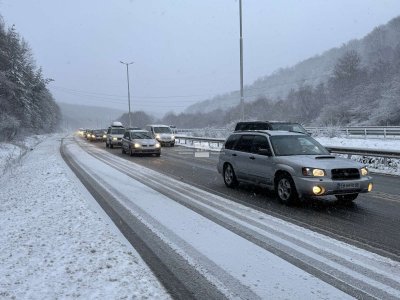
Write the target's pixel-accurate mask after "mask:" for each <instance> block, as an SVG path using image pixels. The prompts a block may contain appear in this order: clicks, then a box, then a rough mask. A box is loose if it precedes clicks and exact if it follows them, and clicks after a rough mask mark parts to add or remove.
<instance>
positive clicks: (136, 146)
mask: <svg viewBox="0 0 400 300" xmlns="http://www.w3.org/2000/svg"><path fill="white" fill-rule="evenodd" d="M134 146H135V148H140V147H142V145H140V144H138V143H135V145H134Z"/></svg>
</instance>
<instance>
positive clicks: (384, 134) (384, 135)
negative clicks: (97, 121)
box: [383, 128, 386, 139]
mask: <svg viewBox="0 0 400 300" xmlns="http://www.w3.org/2000/svg"><path fill="white" fill-rule="evenodd" d="M383 138H384V139H386V128H383Z"/></svg>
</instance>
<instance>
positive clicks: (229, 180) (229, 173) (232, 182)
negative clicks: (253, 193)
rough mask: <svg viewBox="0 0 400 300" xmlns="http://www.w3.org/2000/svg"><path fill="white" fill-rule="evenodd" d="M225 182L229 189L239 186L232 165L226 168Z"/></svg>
mask: <svg viewBox="0 0 400 300" xmlns="http://www.w3.org/2000/svg"><path fill="white" fill-rule="evenodd" d="M224 182H225V185H226V186H227V187H229V188H234V187H236V186H238V184H239V182H238V181H237V178H236V175H235V171H234V170H233V167H232V166H231V165H230V164H227V165H226V166H225V168H224Z"/></svg>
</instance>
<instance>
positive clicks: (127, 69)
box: [120, 61, 133, 127]
mask: <svg viewBox="0 0 400 300" xmlns="http://www.w3.org/2000/svg"><path fill="white" fill-rule="evenodd" d="M120 63H121V64H124V65H125V66H126V79H127V81H128V108H129V127H132V120H131V94H130V91H129V65H131V64H133V62H130V63H125V62H123V61H120Z"/></svg>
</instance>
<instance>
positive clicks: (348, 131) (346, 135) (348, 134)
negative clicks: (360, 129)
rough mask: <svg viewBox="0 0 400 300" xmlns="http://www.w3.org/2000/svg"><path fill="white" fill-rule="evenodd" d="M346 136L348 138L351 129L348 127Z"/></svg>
mask: <svg viewBox="0 0 400 300" xmlns="http://www.w3.org/2000/svg"><path fill="white" fill-rule="evenodd" d="M346 137H347V138H348V137H349V129H348V128H346Z"/></svg>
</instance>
